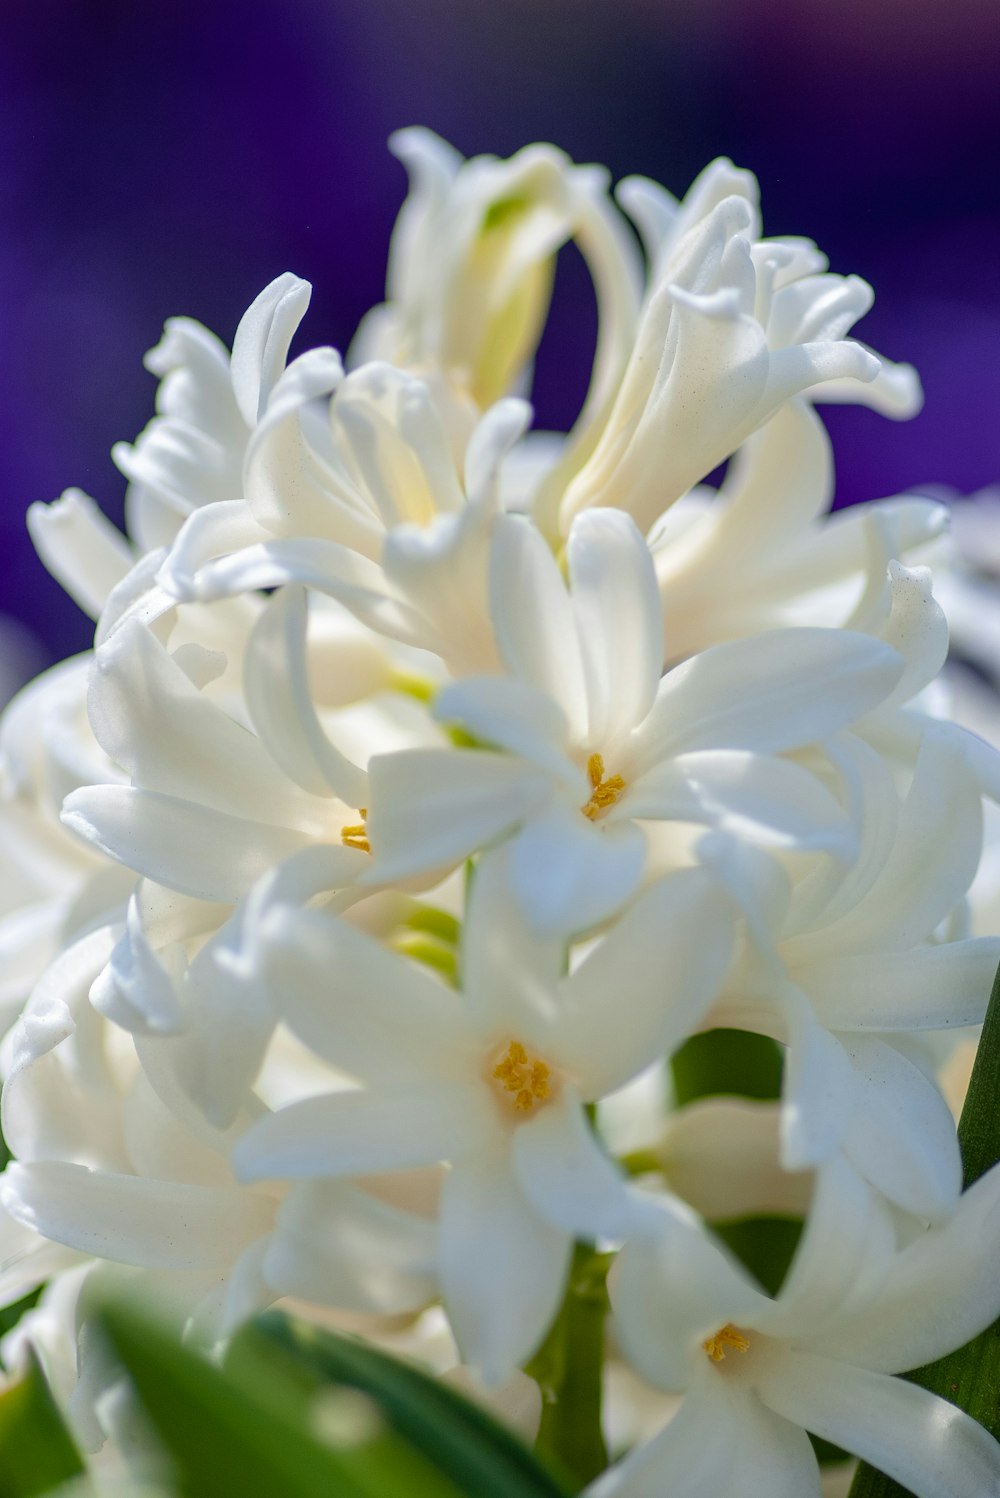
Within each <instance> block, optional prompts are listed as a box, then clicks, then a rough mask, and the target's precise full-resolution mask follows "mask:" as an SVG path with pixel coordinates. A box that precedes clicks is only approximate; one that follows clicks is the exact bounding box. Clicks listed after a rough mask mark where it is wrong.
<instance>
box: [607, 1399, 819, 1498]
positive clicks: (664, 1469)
mask: <svg viewBox="0 0 1000 1498" xmlns="http://www.w3.org/2000/svg"><path fill="white" fill-rule="evenodd" d="M741 1393H742V1398H741ZM752 1398H753V1395H752V1394H750V1393H749V1391H747V1392H746V1393H743V1392H742V1391H738V1390H731V1389H730V1388H729V1387H728V1386H727V1385H726V1384H724V1383H723V1381H722V1379H720V1378H712V1377H710V1376H709V1377H706V1378H704V1379H703V1380H702V1381H701V1383H700V1385H699V1387H698V1388H697V1389H692V1391H691V1392H690V1393H689V1394H688V1395H687V1396H686V1397H685V1399H684V1402H683V1404H682V1405H681V1407H680V1409H679V1410H678V1411H677V1413H676V1415H674V1417H673V1419H672V1420H671V1421H670V1423H669V1424H668V1425H667V1426H666V1428H665V1429H664V1430H662V1431H660V1433H659V1435H656V1436H654V1437H653V1439H652V1440H651V1441H644V1442H643V1443H642V1444H641V1445H639V1446H636V1447H635V1448H634V1449H633V1450H632V1451H630V1452H629V1454H628V1456H626V1457H625V1459H624V1461H621V1462H619V1463H618V1464H617V1465H616V1466H614V1467H612V1468H610V1470H609V1471H607V1472H606V1473H605V1474H604V1476H603V1477H599V1478H598V1479H597V1481H596V1483H594V1484H592V1486H591V1487H589V1488H587V1490H586V1491H587V1498H664V1494H666V1493H669V1494H670V1498H705V1495H706V1494H709V1493H710V1494H712V1495H713V1498H729V1495H730V1493H731V1492H732V1486H731V1485H732V1479H733V1477H734V1475H735V1474H736V1473H737V1472H739V1471H741V1470H742V1461H743V1450H742V1447H741V1445H740V1434H741V1431H740V1423H739V1421H738V1420H734V1419H733V1409H734V1406H735V1405H736V1404H737V1403H743V1402H744V1401H745V1400H747V1399H752ZM764 1491H767V1492H768V1498H770V1489H767V1490H764ZM744 1492H745V1493H747V1494H748V1493H749V1489H744ZM796 1498H811V1495H810V1494H809V1490H808V1489H806V1490H805V1491H804V1492H803V1493H801V1495H796Z"/></svg>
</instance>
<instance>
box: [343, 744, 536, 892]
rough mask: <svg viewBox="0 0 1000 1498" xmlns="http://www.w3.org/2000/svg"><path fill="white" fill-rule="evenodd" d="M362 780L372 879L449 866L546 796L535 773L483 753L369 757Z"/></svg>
mask: <svg viewBox="0 0 1000 1498" xmlns="http://www.w3.org/2000/svg"><path fill="white" fill-rule="evenodd" d="M368 777H369V784H370V787H371V805H370V806H369V808H368V837H369V840H370V842H371V846H372V852H373V854H374V855H375V863H374V866H373V870H372V877H373V878H376V879H378V880H380V881H381V880H392V881H397V880H399V879H404V878H406V877H408V876H409V875H410V874H416V873H422V872H424V871H425V870H432V869H447V868H450V867H453V866H454V865H455V864H457V863H460V862H461V861H462V859H464V858H466V857H468V855H469V854H470V853H474V852H475V851H476V850H477V849H479V848H481V847H483V846H484V844H487V843H490V842H492V841H493V839H494V838H496V837H497V836H499V835H500V834H502V833H505V832H507V831H509V830H512V829H513V828H514V827H516V826H517V824H518V823H519V822H520V821H522V820H523V819H524V818H525V817H527V816H528V815H530V814H531V813H532V812H536V811H538V810H540V808H541V807H542V806H543V805H544V803H545V802H546V801H547V800H548V798H549V796H550V795H551V782H550V780H549V777H548V776H547V775H545V774H543V773H542V771H540V770H537V769H536V768H535V767H534V766H533V765H529V764H526V763H525V762H523V761H521V760H518V759H515V758H513V757H512V756H510V755H506V754H494V753H492V752H491V751H489V750H485V749H476V750H460V749H412V750H400V751H399V752H398V753H396V754H376V755H375V756H374V757H373V758H372V760H371V762H370V763H369V766H368Z"/></svg>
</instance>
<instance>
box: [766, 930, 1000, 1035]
mask: <svg viewBox="0 0 1000 1498" xmlns="http://www.w3.org/2000/svg"><path fill="white" fill-rule="evenodd" d="M998 964H1000V937H995V936H980V937H973V938H970V939H968V940H966V941H949V942H939V943H929V944H926V945H924V946H922V947H914V948H913V949H912V950H911V951H909V952H864V953H858V954H856V955H855V954H846V955H845V956H843V957H839V958H838V957H836V956H830V957H827V958H826V960H825V961H817V962H815V963H813V964H811V965H810V964H808V963H806V964H804V965H802V966H800V967H798V968H796V970H795V981H796V982H797V983H798V985H799V986H800V987H801V988H803V989H805V991H806V992H807V993H808V994H809V997H810V999H811V1000H812V1002H813V1004H814V1005H815V1006H816V1009H817V1011H818V1013H820V1014H821V1015H822V1017H823V1023H824V1024H825V1025H826V1026H827V1027H828V1028H829V1029H831V1030H881V1031H887V1030H941V1029H949V1028H951V1027H952V1026H960V1025H979V1024H982V1022H983V1019H984V1018H985V1015H986V1006H987V1004H988V1003H989V997H990V989H991V987H992V984H993V977H994V974H995V973H996V970H997V965H998Z"/></svg>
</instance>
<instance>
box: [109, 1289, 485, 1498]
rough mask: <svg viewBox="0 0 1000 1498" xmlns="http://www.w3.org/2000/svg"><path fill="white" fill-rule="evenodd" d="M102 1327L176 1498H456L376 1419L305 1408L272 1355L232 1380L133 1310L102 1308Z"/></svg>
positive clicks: (307, 1403)
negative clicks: (162, 1454)
mask: <svg viewBox="0 0 1000 1498" xmlns="http://www.w3.org/2000/svg"><path fill="white" fill-rule="evenodd" d="M101 1324H102V1326H103V1329H104V1331H105V1333H106V1335H107V1337H108V1338H109V1340H110V1342H111V1344H112V1346H113V1348H114V1350H115V1352H116V1353H117V1355H118V1357H119V1358H120V1359H121V1361H122V1362H123V1363H124V1365H125V1367H126V1369H127V1370H128V1372H129V1374H130V1376H131V1378H132V1381H133V1383H134V1385H135V1388H136V1392H137V1394H138V1396H139V1399H140V1401H141V1403H142V1405H143V1406H144V1408H145V1411H146V1414H147V1416H148V1417H149V1419H150V1421H151V1423H152V1425H153V1427H154V1428H155V1430H156V1433H157V1434H158V1436H159V1437H160V1440H161V1441H162V1442H163V1445H164V1447H165V1448H166V1450H167V1452H168V1454H169V1456H170V1457H171V1459H172V1461H173V1463H174V1466H175V1469H176V1473H175V1480H176V1483H177V1488H178V1492H179V1494H181V1495H182V1498H221V1495H223V1494H230V1493H233V1494H237V1493H238V1494H239V1498H458V1495H457V1492H456V1489H455V1488H454V1487H453V1486H452V1485H451V1484H450V1483H447V1482H445V1481H444V1480H443V1479H442V1478H440V1477H439V1475H438V1474H437V1473H436V1472H435V1471H434V1470H433V1468H432V1467H431V1466H430V1465H429V1464H428V1463H427V1462H426V1461H425V1459H424V1458H423V1457H422V1456H421V1455H420V1453H419V1452H417V1451H414V1450H412V1449H411V1448H409V1447H408V1446H407V1445H406V1444H405V1443H404V1442H402V1441H400V1440H399V1439H398V1438H397V1437H396V1436H394V1435H393V1434H392V1433H391V1432H390V1431H388V1430H387V1429H386V1428H385V1426H384V1425H383V1424H382V1422H381V1421H380V1420H379V1419H378V1417H377V1413H376V1412H375V1411H372V1410H371V1409H370V1408H362V1409H361V1410H358V1409H357V1407H356V1406H355V1407H354V1408H353V1409H352V1408H350V1407H348V1408H346V1409H345V1408H344V1407H343V1406H341V1407H340V1408H339V1409H338V1408H337V1407H336V1406H335V1405H327V1406H324V1405H323V1403H322V1402H319V1403H317V1402H316V1401H315V1400H312V1399H310V1398H309V1395H310V1393H311V1392H312V1391H311V1390H310V1389H309V1388H308V1387H307V1386H306V1385H305V1384H304V1381H303V1379H302V1377H301V1371H300V1370H299V1369H298V1368H297V1367H296V1366H295V1363H294V1360H292V1359H291V1358H289V1357H288V1355H287V1353H285V1352H284V1350H283V1349H282V1348H281V1347H279V1346H274V1347H273V1349H272V1352H273V1355H272V1356H271V1357H270V1358H268V1359H266V1360H265V1361H264V1362H263V1363H262V1364H258V1366H257V1367H256V1368H255V1369H254V1370H253V1374H252V1376H248V1375H247V1374H246V1372H244V1375H243V1376H242V1377H241V1378H240V1379H239V1380H238V1381H237V1380H236V1379H234V1378H233V1377H232V1376H229V1375H227V1374H226V1373H224V1372H220V1371H219V1370H218V1369H217V1368H215V1367H213V1366H212V1365H211V1364H209V1363H207V1362H206V1361H205V1360H204V1359H203V1358H200V1357H197V1356H196V1355H195V1354H193V1353H191V1352H188V1351H187V1350H185V1349H184V1348H182V1347H181V1346H180V1345H179V1344H178V1343H177V1341H176V1340H175V1339H174V1338H173V1337H172V1336H171V1335H170V1334H169V1333H167V1332H165V1331H163V1330H162V1329H161V1328H160V1327H159V1326H158V1325H157V1324H156V1323H155V1322H153V1321H151V1320H149V1319H148V1317H147V1316H145V1315H144V1314H141V1313H139V1312H137V1311H136V1310H135V1309H134V1308H132V1307H127V1306H122V1305H113V1306H108V1307H105V1309H104V1310H103V1312H102V1313H101ZM331 1417H332V1418H331ZM334 1424H336V1426H337V1429H336V1432H334V1431H333V1430H332V1427H333V1425H334ZM345 1426H346V1429H345ZM324 1434H326V1436H327V1439H324V1438H323V1437H324Z"/></svg>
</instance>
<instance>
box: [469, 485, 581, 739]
mask: <svg viewBox="0 0 1000 1498" xmlns="http://www.w3.org/2000/svg"><path fill="white" fill-rule="evenodd" d="M490 598H491V602H492V612H493V625H494V628H495V630H496V636H497V643H498V645H499V647H500V654H501V656H502V657H503V661H504V665H505V666H506V667H507V669H508V671H509V672H510V673H511V675H512V676H516V677H517V678H518V679H519V680H520V681H525V682H527V683H528V684H529V685H530V686H533V687H537V688H538V690H539V691H540V692H544V693H545V694H546V695H547V696H549V697H551V698H552V700H553V701H554V702H557V703H558V704H559V706H560V707H561V708H562V710H563V712H564V713H565V714H566V718H567V720H568V722H569V725H570V732H571V733H573V734H574V736H579V735H582V734H583V733H585V732H586V724H587V711H586V691H585V686H584V676H583V661H582V660H581V656H580V641H579V638H578V636H577V630H576V621H575V619H574V617H573V605H572V603H571V601H570V596H569V593H568V592H567V590H566V585H565V584H564V582H563V580H562V576H561V574H560V572H559V567H558V564H557V563H556V559H555V557H554V556H553V555H552V553H551V551H550V550H549V548H548V547H547V546H546V544H545V542H544V541H543V540H542V537H541V535H540V534H539V533H538V531H537V530H535V528H534V526H531V525H529V524H528V523H527V522H526V521H524V520H522V519H521V518H520V517H519V516H515V515H507V516H505V517H504V518H503V519H501V520H499V521H498V522H497V524H496V527H495V529H494V532H493V547H492V555H491V558H490Z"/></svg>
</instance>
